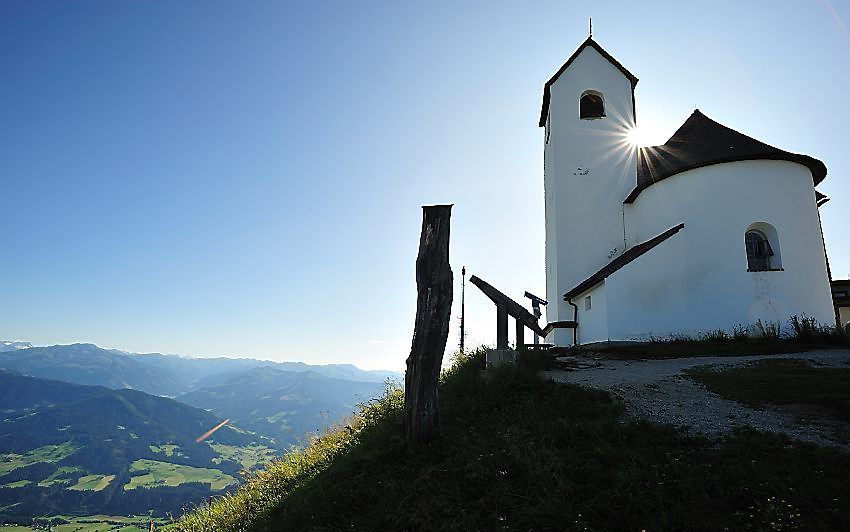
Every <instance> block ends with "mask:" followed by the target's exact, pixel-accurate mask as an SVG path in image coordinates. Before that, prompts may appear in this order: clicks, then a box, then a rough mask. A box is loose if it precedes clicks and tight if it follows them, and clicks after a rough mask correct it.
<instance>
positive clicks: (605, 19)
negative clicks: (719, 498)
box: [0, 0, 850, 369]
mask: <svg viewBox="0 0 850 532" xmlns="http://www.w3.org/2000/svg"><path fill="white" fill-rule="evenodd" d="M845 6H847V4H846V3H844V2H841V3H839V2H833V3H832V4H830V3H828V2H826V1H811V2H796V1H795V2H774V1H771V2H768V1H753V2H740V1H737V2H712V3H711V5H708V6H702V7H699V8H696V7H692V6H691V5H689V3H685V2H641V3H637V2H623V3H617V2H428V3H414V2H386V3H379V2H303V3H294V2H291V3H290V2H208V1H204V2H200V1H198V2H165V1H159V2H157V1H154V2H84V1H79V2H30V1H17V0H7V1H4V2H2V3H0V184H2V189H1V190H2V196H1V197H2V199H0V205H2V208H3V211H2V212H3V218H2V220H3V221H2V225H0V244H1V245H2V251H0V253H2V255H0V256H2V260H1V261H0V283H2V284H0V286H2V292H0V301H2V303H3V304H2V306H0V339H24V340H30V341H32V342H34V343H37V344H50V343H69V342H74V341H90V342H94V343H97V344H99V345H103V346H108V347H118V348H123V349H127V350H132V351H142V352H144V351H160V352H168V353H182V354H192V355H236V356H254V357H260V358H271V359H278V360H304V361H307V362H314V363H325V362H352V363H355V364H357V365H359V366H362V367H367V368H378V367H380V368H389V369H401V368H402V367H403V364H404V359H405V357H406V356H407V353H408V351H409V348H410V338H411V332H412V325H413V314H414V310H415V297H416V294H415V283H414V269H413V268H414V260H415V255H416V248H417V244H418V236H419V235H418V233H419V226H420V223H421V211H420V206H421V205H423V204H429V203H438V202H440V203H453V204H455V207H454V214H453V220H452V221H453V225H452V265H453V267H454V270H455V277H456V279H457V280H458V284H459V281H460V267H461V266H462V265H464V264H465V265H466V266H467V269H468V271H469V272H470V273H475V274H478V275H480V276H481V277H483V278H484V279H486V280H488V281H489V282H491V283H492V284H494V285H495V286H497V287H499V288H501V289H503V290H504V291H506V292H508V293H509V294H511V295H514V296H515V297H517V298H519V297H520V296H521V294H522V292H523V291H524V290H530V291H532V292H537V293H539V294H543V293H544V272H543V239H544V234H543V211H542V208H543V185H542V183H543V179H542V136H541V135H542V131H541V130H540V129H539V128H538V127H537V118H538V113H539V107H540V101H541V95H542V87H543V83H544V82H545V81H546V80H547V79H548V78H549V77H550V76H551V75H552V73H554V71H555V70H556V69H557V68H558V67H559V66H560V65H561V64H562V63H563V61H564V60H565V59H566V58H567V57H568V56H569V55H570V54H571V53H572V52H573V51H574V50H575V48H576V47H577V46H578V45H579V44H580V43H581V42H582V41H583V40H584V38H585V37H586V36H587V19H588V17H593V21H594V37H595V38H596V40H597V41H598V42H599V43H600V44H601V45H602V46H603V47H605V48H606V49H607V50H608V51H609V52H610V53H611V54H613V55H614V56H615V57H616V58H617V59H618V60H620V61H621V62H622V63H623V64H624V65H625V66H626V67H627V68H628V69H629V70H630V71H631V72H633V73H634V74H635V75H636V76H637V77H639V78H640V80H641V81H640V83H639V84H638V86H637V92H636V96H637V111H638V123H639V125H640V126H645V127H646V128H647V129H648V131H649V135H650V139H651V140H654V141H655V142H656V143H662V142H663V141H664V140H666V138H667V137H668V136H669V135H670V134H671V133H672V132H673V131H674V130H675V129H676V128H677V127H678V126H679V125H680V124H681V123H682V122H683V121H684V120H685V118H687V116H688V115H689V114H690V113H691V112H692V111H693V109H694V108H699V109H701V110H702V111H703V112H704V113H706V114H707V115H708V116H710V117H711V118H713V119H715V120H718V121H719V122H721V123H723V124H725V125H728V126H730V127H733V128H734V129H737V130H739V131H741V132H744V133H746V134H749V135H751V136H753V137H755V138H758V139H760V140H763V141H765V142H768V143H770V144H773V145H775V146H778V147H780V148H783V149H787V150H789V151H795V152H800V153H806V154H809V155H812V156H815V157H817V158H819V159H821V160H823V161H824V162H825V163H826V165H827V167H828V168H829V175H828V177H827V179H826V181H825V182H824V183H823V184H822V185H821V186H820V187H819V188H820V190H821V191H822V192H824V193H825V194H827V195H828V196H830V197H831V198H832V201H831V202H830V203H828V204H827V205H826V206H824V207H823V208H822V216H823V225H824V231H825V234H826V239H827V245H828V247H829V253H830V260H831V263H832V267H833V272H834V275H835V276H836V277H850V236H848V234H847V231H846V227H847V221H848V218H847V214H846V213H847V205H848V203H850V181H849V180H848V175H850V150H848V149H847V138H848V126H850V98H848V96H847V87H848V86H850V36H848V33H847V31H846V28H845V25H844V22H845V21H847V20H848V17H850V8H848V7H845ZM456 294H457V296H458V297H459V294H460V290H459V286H458V288H457V289H456ZM467 296H468V297H467V316H468V330H469V336H468V340H467V341H468V342H469V343H477V342H493V341H494V336H495V329H494V321H495V311H494V309H493V308H492V305H491V304H490V303H489V302H488V301H487V300H486V299H485V298H484V297H483V296H482V295H481V294H479V293H478V292H477V290H476V289H475V288H474V287H472V288H471V289H470V290H469V291H468V293H467ZM456 301H457V298H456ZM453 314H454V316H458V315H459V307H457V305H456V308H455V309H454V313H453ZM450 334H451V336H450V338H449V343H450V344H455V343H456V341H457V332H456V320H455V323H453V328H452V332H451V333H450Z"/></svg>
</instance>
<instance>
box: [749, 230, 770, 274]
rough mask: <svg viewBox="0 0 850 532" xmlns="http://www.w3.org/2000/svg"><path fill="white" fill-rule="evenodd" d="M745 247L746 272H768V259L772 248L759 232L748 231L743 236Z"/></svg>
mask: <svg viewBox="0 0 850 532" xmlns="http://www.w3.org/2000/svg"><path fill="white" fill-rule="evenodd" d="M744 241H745V242H746V245H747V270H748V271H751V272H765V271H768V270H770V269H771V268H770V258H771V257H772V256H773V248H771V247H770V242H769V241H768V240H767V237H766V236H764V234H763V233H762V232H761V231H756V230H750V231H747V234H746V235H745V236H744Z"/></svg>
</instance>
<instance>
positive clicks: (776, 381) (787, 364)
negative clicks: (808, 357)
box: [685, 359, 850, 422]
mask: <svg viewBox="0 0 850 532" xmlns="http://www.w3.org/2000/svg"><path fill="white" fill-rule="evenodd" d="M685 374H687V375H688V376H690V377H691V378H693V379H694V380H696V381H698V382H700V383H702V384H703V385H705V386H706V387H707V388H708V389H709V390H711V391H713V392H715V393H717V394H719V395H722V396H723V397H726V398H727V399H732V400H734V401H738V402H739V403H743V404H746V405H749V406H756V407H758V406H763V405H765V404H768V403H770V404H776V405H808V406H816V407H821V408H822V409H825V410H827V411H828V412H829V413H830V414H831V415H833V416H835V417H837V418H839V419H841V420H843V421H845V422H850V368H823V367H816V366H813V365H812V364H811V363H809V362H807V361H805V360H797V359H775V360H774V359H767V360H759V361H756V362H753V363H751V364H748V365H746V366H740V367H733V368H724V367H713V366H698V367H695V368H690V369H687V370H685Z"/></svg>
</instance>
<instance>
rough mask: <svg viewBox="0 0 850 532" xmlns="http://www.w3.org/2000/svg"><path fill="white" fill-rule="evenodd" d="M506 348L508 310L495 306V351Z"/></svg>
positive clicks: (504, 307)
mask: <svg viewBox="0 0 850 532" xmlns="http://www.w3.org/2000/svg"><path fill="white" fill-rule="evenodd" d="M507 348H508V308H507V307H506V306H505V305H504V304H501V305H496V349H507Z"/></svg>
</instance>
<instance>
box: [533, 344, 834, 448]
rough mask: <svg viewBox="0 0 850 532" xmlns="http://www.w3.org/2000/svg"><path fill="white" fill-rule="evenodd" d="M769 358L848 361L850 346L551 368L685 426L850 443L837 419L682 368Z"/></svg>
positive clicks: (581, 361) (643, 414)
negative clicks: (707, 382) (721, 386)
mask: <svg viewBox="0 0 850 532" xmlns="http://www.w3.org/2000/svg"><path fill="white" fill-rule="evenodd" d="M763 358H797V359H805V360H810V361H812V362H814V363H816V364H818V365H824V366H832V367H840V366H844V367H847V366H846V364H847V363H848V362H850V350H828V351H809V352H805V353H791V354H784V355H767V356H742V357H730V356H724V357H690V358H676V359H669V360H611V359H605V358H596V357H592V356H584V357H581V356H580V357H575V360H576V362H578V365H579V367H581V368H582V369H577V370H574V371H565V370H556V371H546V372H544V375H545V376H546V377H547V378H550V379H552V380H554V381H557V382H569V383H573V384H580V385H584V386H588V387H592V388H600V389H603V390H606V391H608V392H610V393H612V394H613V395H615V396H617V397H619V398H621V399H622V400H623V402H624V404H625V406H626V415H627V416H630V417H633V418H645V419H649V420H651V421H655V422H658V423H670V424H673V425H677V426H682V427H685V428H686V429H687V430H688V431H690V432H691V433H702V434H706V435H718V434H723V433H725V432H728V431H730V430H731V429H733V428H735V427H744V426H749V427H753V428H756V429H759V430H765V431H772V432H784V433H786V434H787V435H788V436H790V437H792V438H796V439H799V440H805V441H810V442H814V443H817V444H820V445H831V446H839V447H845V448H850V445H848V444H847V443H846V442H845V443H842V442H839V441H836V440H835V439H834V435H833V433H834V430H833V428H834V422H832V421H829V420H824V421H823V422H813V421H811V420H808V421H803V420H801V419H799V418H797V416H795V415H794V414H793V412H792V411H791V410H790V409H788V408H783V407H778V406H765V407H764V408H762V409H752V408H749V407H747V406H745V405H742V404H740V403H738V402H735V401H730V400H728V399H724V398H722V397H720V396H719V395H717V394H716V393H714V392H710V391H708V390H707V389H706V388H705V387H704V386H702V385H701V384H698V383H696V382H694V381H692V380H691V379H689V378H687V377H685V376H684V374H682V370H684V369H686V368H691V367H694V366H703V365H722V366H737V365H743V364H747V363H749V362H752V361H754V360H760V359H763Z"/></svg>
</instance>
